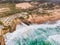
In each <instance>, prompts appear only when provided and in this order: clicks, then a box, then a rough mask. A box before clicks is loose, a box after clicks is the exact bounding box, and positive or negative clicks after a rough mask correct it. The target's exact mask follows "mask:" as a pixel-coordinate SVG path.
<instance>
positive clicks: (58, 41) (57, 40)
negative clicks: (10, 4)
mask: <svg viewBox="0 0 60 45" xmlns="http://www.w3.org/2000/svg"><path fill="white" fill-rule="evenodd" d="M8 36H9V34H8V35H7V34H6V35H5V38H8ZM5 43H6V45H60V20H59V21H56V23H55V24H32V25H30V26H22V27H19V26H18V27H17V28H16V31H14V32H13V33H11V37H9V39H8V40H7V39H6V42H5Z"/></svg>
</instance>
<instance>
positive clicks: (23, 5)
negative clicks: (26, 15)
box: [16, 3, 33, 9]
mask: <svg viewBox="0 0 60 45" xmlns="http://www.w3.org/2000/svg"><path fill="white" fill-rule="evenodd" d="M32 7H33V6H32V5H31V4H29V3H19V4H16V8H21V9H28V8H32Z"/></svg>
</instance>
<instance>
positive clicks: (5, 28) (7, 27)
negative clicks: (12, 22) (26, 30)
mask: <svg viewBox="0 0 60 45" xmlns="http://www.w3.org/2000/svg"><path fill="white" fill-rule="evenodd" d="M9 28H10V26H5V27H4V28H3V29H2V30H7V29H9Z"/></svg>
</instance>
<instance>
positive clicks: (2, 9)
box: [0, 8, 10, 13]
mask: <svg viewBox="0 0 60 45" xmlns="http://www.w3.org/2000/svg"><path fill="white" fill-rule="evenodd" d="M7 11H10V9H9V8H0V13H2V12H7Z"/></svg>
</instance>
